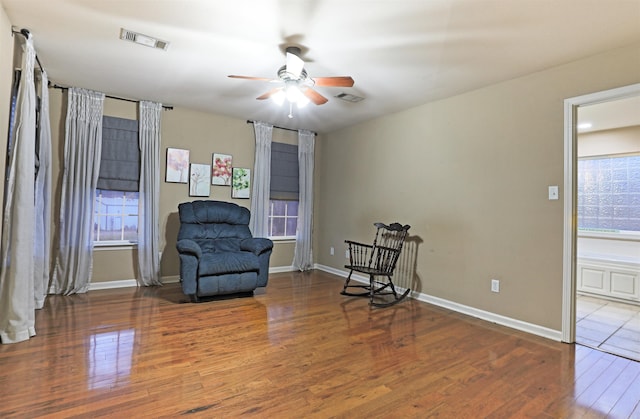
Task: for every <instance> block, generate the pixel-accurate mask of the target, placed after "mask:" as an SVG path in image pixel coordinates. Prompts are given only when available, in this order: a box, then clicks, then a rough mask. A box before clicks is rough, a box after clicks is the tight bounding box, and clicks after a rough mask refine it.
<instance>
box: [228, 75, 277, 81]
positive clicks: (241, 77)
mask: <svg viewBox="0 0 640 419" xmlns="http://www.w3.org/2000/svg"><path fill="white" fill-rule="evenodd" d="M227 77H230V78H232V79H246V80H258V81H272V80H273V79H268V78H266V77H251V76H236V75H233V74H231V75H229V76H227Z"/></svg>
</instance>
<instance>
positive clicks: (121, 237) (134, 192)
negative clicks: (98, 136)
mask: <svg viewBox="0 0 640 419" xmlns="http://www.w3.org/2000/svg"><path fill="white" fill-rule="evenodd" d="M139 179H140V148H139V145H138V121H135V120H131V119H124V118H115V117H111V116H105V117H103V118H102V153H101V157H100V173H99V175H98V186H97V190H96V196H95V205H94V207H95V209H94V220H93V240H94V243H95V244H96V245H97V246H105V245H114V244H115V245H120V244H132V243H136V242H137V241H138V190H139V189H138V186H139Z"/></svg>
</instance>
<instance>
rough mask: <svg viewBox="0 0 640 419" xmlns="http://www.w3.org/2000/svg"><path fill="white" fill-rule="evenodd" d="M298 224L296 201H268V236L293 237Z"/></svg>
mask: <svg viewBox="0 0 640 419" xmlns="http://www.w3.org/2000/svg"><path fill="white" fill-rule="evenodd" d="M297 226H298V201H278V200H273V199H272V200H270V201H269V237H271V238H278V239H295V237H296V229H297Z"/></svg>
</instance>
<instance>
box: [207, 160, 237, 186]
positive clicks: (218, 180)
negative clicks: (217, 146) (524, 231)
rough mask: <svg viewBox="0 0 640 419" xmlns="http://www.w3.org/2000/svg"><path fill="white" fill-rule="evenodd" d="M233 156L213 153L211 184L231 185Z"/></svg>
mask: <svg viewBox="0 0 640 419" xmlns="http://www.w3.org/2000/svg"><path fill="white" fill-rule="evenodd" d="M232 167H233V157H231V155H229V154H219V153H213V160H212V164H211V184H212V185H224V186H231V175H232V174H231V168H232Z"/></svg>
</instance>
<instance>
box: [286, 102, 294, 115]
mask: <svg viewBox="0 0 640 419" xmlns="http://www.w3.org/2000/svg"><path fill="white" fill-rule="evenodd" d="M287 116H288V117H289V119H291V118H293V102H289V115H287Z"/></svg>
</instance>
